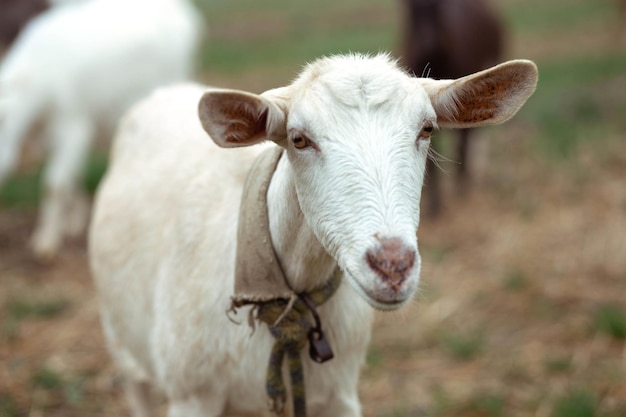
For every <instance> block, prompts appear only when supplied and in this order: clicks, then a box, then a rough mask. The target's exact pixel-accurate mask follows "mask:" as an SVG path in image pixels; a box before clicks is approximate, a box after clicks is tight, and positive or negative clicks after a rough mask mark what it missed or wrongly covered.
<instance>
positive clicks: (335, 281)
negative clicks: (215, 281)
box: [229, 146, 342, 417]
mask: <svg viewBox="0 0 626 417" xmlns="http://www.w3.org/2000/svg"><path fill="white" fill-rule="evenodd" d="M282 154H283V152H282V148H280V147H278V146H277V147H275V148H272V149H269V150H267V151H265V152H263V153H262V154H261V155H259V157H258V158H257V159H256V160H255V161H254V164H253V165H252V167H251V169H250V172H249V173H248V176H247V177H246V181H245V183H244V188H243V194H242V200H241V208H240V212H239V224H238V229H237V254H236V264H235V293H234V295H233V297H232V301H231V308H230V310H229V311H231V312H235V313H236V310H237V308H239V307H242V306H245V305H253V306H254V307H253V308H252V310H251V311H250V316H249V317H248V319H249V323H250V325H251V326H252V327H253V328H254V320H255V319H256V320H260V321H262V322H264V323H266V324H267V325H268V327H269V330H270V333H271V334H272V336H274V339H275V342H274V346H273V348H272V353H271V355H270V359H269V364H268V368H267V377H266V391H267V394H268V397H269V400H270V409H271V410H272V411H274V412H277V413H282V412H283V410H284V406H285V402H286V398H287V391H286V388H285V384H284V381H283V378H282V364H283V361H284V360H285V358H286V360H287V367H288V369H289V375H290V379H291V388H292V389H291V391H292V396H293V409H294V416H295V417H305V416H306V399H305V387H304V375H303V371H302V361H301V358H300V351H301V350H302V349H303V348H304V347H305V346H306V343H307V341H308V342H309V354H310V357H311V359H313V360H314V361H315V362H318V363H322V362H325V361H327V360H330V359H332V358H333V353H332V350H331V348H330V345H329V344H328V341H327V339H326V338H325V336H324V332H323V331H322V325H321V321H320V318H319V315H318V314H317V307H318V306H320V305H321V304H323V303H325V302H326V301H327V300H328V299H330V297H332V295H333V294H334V293H335V292H336V291H337V288H339V285H340V284H341V279H342V273H341V271H340V270H339V268H338V267H337V269H336V270H335V272H334V273H333V275H332V276H331V277H330V279H329V280H328V281H327V282H326V283H325V284H323V285H322V286H320V287H319V288H316V289H314V290H312V291H308V292H304V293H299V294H296V293H295V292H294V290H293V289H292V288H291V286H290V285H289V282H288V280H287V278H286V276H285V273H284V271H283V268H282V266H281V265H280V261H279V260H278V257H277V256H276V253H275V251H274V248H273V246H272V243H271V238H270V233H269V218H268V212H267V190H268V188H269V184H270V181H271V178H272V175H273V173H274V171H275V170H276V166H277V165H278V162H279V161H280V158H281V156H282ZM311 318H312V319H313V320H311Z"/></svg>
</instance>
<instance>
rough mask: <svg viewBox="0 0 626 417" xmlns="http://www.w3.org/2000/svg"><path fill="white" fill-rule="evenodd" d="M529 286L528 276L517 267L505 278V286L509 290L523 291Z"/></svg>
mask: <svg viewBox="0 0 626 417" xmlns="http://www.w3.org/2000/svg"><path fill="white" fill-rule="evenodd" d="M526 287H528V277H526V274H524V272H523V271H521V270H519V269H516V270H513V271H511V272H509V273H508V274H507V276H506V277H505V278H504V288H505V289H507V290H509V291H521V290H523V289H525V288H526Z"/></svg>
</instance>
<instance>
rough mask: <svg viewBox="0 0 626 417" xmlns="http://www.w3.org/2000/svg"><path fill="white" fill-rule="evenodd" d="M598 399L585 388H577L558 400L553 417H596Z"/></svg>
mask: <svg viewBox="0 0 626 417" xmlns="http://www.w3.org/2000/svg"><path fill="white" fill-rule="evenodd" d="M597 407H598V404H597V400H596V398H595V397H594V395H593V394H591V393H590V392H589V391H587V390H584V389H576V390H573V391H570V392H568V393H567V394H566V395H564V396H562V397H561V398H559V399H557V400H556V403H555V406H554V411H553V412H552V417H596V416H598V415H599V414H598V410H597Z"/></svg>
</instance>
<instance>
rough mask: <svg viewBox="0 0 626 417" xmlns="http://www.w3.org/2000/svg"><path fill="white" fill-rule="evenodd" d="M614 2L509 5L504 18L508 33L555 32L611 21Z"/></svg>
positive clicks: (532, 1) (556, 0)
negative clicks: (601, 21) (592, 22)
mask: <svg viewBox="0 0 626 417" xmlns="http://www.w3.org/2000/svg"><path fill="white" fill-rule="evenodd" d="M614 3H615V2H613V1H610V0H553V1H542V0H530V1H517V2H508V3H506V4H505V7H504V10H503V12H504V15H505V16H506V18H507V22H508V23H509V25H510V26H509V30H510V31H511V32H513V31H515V32H518V33H535V34H536V33H537V32H554V31H558V30H562V29H563V28H568V27H574V26H577V25H581V24H584V23H587V22H589V21H590V20H604V21H611V19H612V18H614V16H615V13H616V10H615V4H614Z"/></svg>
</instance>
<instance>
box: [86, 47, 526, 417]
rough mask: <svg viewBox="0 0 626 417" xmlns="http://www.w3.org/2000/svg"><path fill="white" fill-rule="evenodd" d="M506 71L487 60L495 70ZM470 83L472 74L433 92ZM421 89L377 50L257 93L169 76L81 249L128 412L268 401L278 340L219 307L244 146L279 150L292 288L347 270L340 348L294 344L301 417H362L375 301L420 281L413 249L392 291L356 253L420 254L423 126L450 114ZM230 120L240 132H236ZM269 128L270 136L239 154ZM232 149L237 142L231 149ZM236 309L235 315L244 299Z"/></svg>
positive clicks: (276, 231)
mask: <svg viewBox="0 0 626 417" xmlns="http://www.w3.org/2000/svg"><path fill="white" fill-rule="evenodd" d="M512 65H513V66H514V67H515V68H517V69H518V70H520V69H521V70H520V71H522V72H525V73H526V74H527V78H528V79H530V80H531V82H530V83H529V86H527V87H524V86H521V85H520V83H515V84H514V85H512V86H510V88H509V90H510V92H509V93H508V95H509V96H517V97H523V99H524V100H525V98H527V97H528V96H529V95H530V93H531V92H532V90H533V89H534V83H536V68H535V67H534V65H533V64H532V63H529V62H527V61H523V62H522V61H518V62H517V63H514V64H512ZM507 71H508V70H507V69H506V68H504V69H503V68H500V69H496V70H494V78H498V77H495V75H506V74H505V73H506V72H507ZM505 78H506V77H505ZM472 82H473V79H472V77H471V76H470V77H467V78H464V79H462V81H460V82H459V83H457V84H450V83H446V82H443V81H442V82H441V85H442V86H443V85H444V84H445V85H453V87H450V88H459V87H458V86H459V85H460V86H462V87H465V86H467V85H469V84H471V83H472ZM481 82H483V81H481ZM435 83H436V82H435ZM424 84H425V81H424V80H419V79H414V78H410V77H409V76H408V75H407V74H405V73H404V72H403V71H401V70H399V69H398V68H397V67H396V65H395V63H393V62H391V61H390V60H389V58H388V57H386V56H376V57H364V56H356V55H355V56H353V55H351V56H337V57H331V58H325V59H322V60H319V61H317V62H315V63H313V64H311V65H309V66H308V67H307V68H306V69H305V70H304V72H303V74H302V75H301V76H300V77H299V78H298V79H297V80H296V81H295V82H294V83H293V84H291V85H290V86H287V87H283V88H279V89H275V90H270V91H268V92H266V93H264V94H263V95H261V96H256V95H253V94H250V93H243V92H238V91H232V90H209V91H208V92H206V93H205V94H204V96H203V91H204V90H205V87H202V86H196V85H188V86H179V87H174V88H171V89H164V90H162V91H160V92H157V93H155V94H154V95H153V96H151V97H150V98H149V99H147V100H146V101H144V102H143V103H141V104H140V105H138V106H137V107H136V108H135V109H134V110H133V111H132V112H131V113H130V114H129V115H128V116H127V117H126V118H125V120H124V122H123V124H122V126H121V127H120V130H119V133H118V135H117V137H116V140H115V144H114V149H113V155H112V162H111V166H110V170H109V172H108V173H107V175H106V177H105V179H104V182H103V184H102V186H101V188H100V190H99V192H98V195H97V198H96V207H95V211H94V218H93V222H92V225H91V234H90V241H89V244H90V262H91V267H92V271H93V274H94V278H95V281H96V285H97V288H98V291H99V294H100V296H101V302H102V319H103V326H104V328H105V333H106V336H107V340H108V342H109V347H110V350H111V353H112V355H113V357H114V358H115V360H116V362H117V364H118V366H119V367H120V369H121V370H122V372H123V373H124V374H125V376H126V377H127V380H128V389H127V392H128V395H129V399H130V403H131V407H132V408H133V412H134V414H133V415H134V416H135V417H138V416H149V415H152V414H151V413H150V411H149V407H148V403H147V399H146V395H145V389H144V388H145V386H146V384H148V383H149V384H150V385H153V386H155V387H157V388H159V389H160V390H162V391H163V392H165V394H166V395H167V397H168V400H169V412H168V416H169V417H183V416H184V417H200V416H204V417H214V416H219V415H222V413H223V412H224V410H225V409H226V408H229V407H230V408H234V409H237V410H240V411H250V412H262V411H263V410H265V409H266V404H267V399H266V396H265V392H264V377H265V372H266V363H267V360H268V358H269V354H270V349H271V346H272V343H273V340H272V337H271V336H270V335H269V332H268V330H267V328H266V326H260V327H258V328H257V329H256V331H255V332H253V333H251V331H250V329H249V328H248V326H247V325H245V324H242V325H235V324H233V323H231V322H230V321H229V320H228V318H227V316H226V313H225V311H226V310H227V308H228V306H229V303H230V296H231V295H232V292H233V280H234V268H235V265H234V258H235V249H236V230H237V223H238V212H239V205H240V198H241V192H242V184H243V180H244V178H245V175H246V173H247V170H248V167H249V166H250V165H251V164H252V162H253V160H254V159H255V157H256V156H257V155H258V154H259V153H260V152H261V151H262V150H263V149H264V148H265V147H266V146H277V145H278V146H282V147H284V148H286V156H283V158H282V159H281V161H280V163H279V165H278V168H277V170H276V172H275V173H274V175H273V177H272V180H271V184H270V188H269V191H268V215H269V220H270V234H271V242H272V244H273V246H274V248H275V250H276V253H277V255H278V257H279V259H280V260H281V263H282V265H283V267H284V269H285V272H286V275H287V277H288V280H289V281H290V284H291V285H292V286H293V287H294V288H295V289H296V290H297V291H303V290H307V289H311V288H313V287H316V286H317V285H319V284H320V283H322V282H324V281H325V280H326V279H328V277H329V276H330V274H331V273H332V271H333V270H334V268H335V267H336V265H337V264H339V266H340V267H341V268H342V269H343V270H344V271H345V274H346V277H347V279H346V281H345V282H347V284H346V283H345V282H344V284H343V285H342V286H341V287H340V289H339V291H338V293H337V294H336V295H335V296H334V297H333V298H332V299H331V300H330V301H328V302H327V303H326V304H324V305H323V306H321V307H320V309H319V311H320V315H321V317H322V322H323V325H324V327H325V329H326V331H327V333H328V337H329V339H330V342H331V345H332V347H333V349H334V351H335V354H336V357H335V359H333V360H332V361H330V362H328V363H325V364H322V365H319V364H314V363H313V362H312V361H311V360H310V359H308V357H307V355H306V353H304V352H303V354H302V356H303V358H304V366H305V381H306V387H307V402H308V415H309V416H337V417H340V416H360V415H361V410H360V404H359V400H358V396H357V382H358V375H359V368H360V366H361V364H362V362H363V360H364V357H365V352H366V349H367V345H368V341H369V338H370V327H371V319H372V308H371V307H370V306H368V303H369V304H371V305H373V306H374V307H378V308H383V309H394V308H398V307H399V306H401V305H402V304H404V303H406V302H407V301H408V300H409V299H410V298H411V296H412V294H413V293H414V291H415V289H416V288H417V284H418V280H419V271H420V262H419V255H417V259H416V261H415V263H414V265H413V267H412V268H410V269H409V270H408V271H407V273H406V279H405V280H404V281H403V282H402V284H401V285H400V286H399V287H398V288H396V289H395V290H393V289H391V288H390V287H389V285H388V284H386V282H385V279H383V278H381V276H380V274H377V273H376V272H375V271H373V270H372V268H371V267H370V266H369V265H368V262H367V261H366V253H367V252H368V251H370V250H372V249H374V248H376V247H377V245H379V242H380V239H381V238H397V239H400V240H401V241H402V242H403V245H404V248H405V249H406V250H407V251H409V252H410V251H415V253H417V238H416V233H417V227H418V222H419V201H420V192H421V187H422V182H423V179H424V178H423V177H424V168H425V161H426V157H427V152H428V145H429V143H428V139H427V138H426V136H425V135H424V134H423V133H420V132H421V131H422V128H423V126H425V125H426V124H428V123H434V122H435V121H436V119H437V114H438V111H439V110H441V109H443V108H444V107H446V108H449V107H450V106H449V103H444V104H442V105H441V106H440V107H441V109H438V108H434V107H433V105H432V104H431V100H430V97H429V95H428V94H427V92H426V90H425V88H424V86H423V85H424ZM522 84H523V83H522ZM530 84H532V86H530ZM428 85H429V86H430V87H433V85H434V84H432V83H431V82H428ZM435 90H436V92H435V93H433V94H439V93H440V92H441V91H440V90H439V89H435ZM524 100H521V102H523V101H524ZM198 102H200V106H199V109H200V110H199V111H200V120H201V122H200V121H199V120H198V116H197V106H198V104H197V103H198ZM521 102H520V106H521ZM494 105H495V106H497V105H498V103H494ZM233 109H234V110H236V111H235V112H233V111H232V110H233ZM516 110H517V109H515V111H516ZM441 111H443V110H441ZM506 111H507V112H508V114H507V117H511V116H512V115H513V113H515V111H511V110H510V109H508V110H506ZM263 114H266V115H267V120H268V121H267V123H266V124H265V127H264V129H263V128H262V130H263V134H262V135H258V132H257V131H256V130H254V127H250V128H248V127H246V126H254V124H250V123H248V122H250V121H251V120H256V118H259V117H262V115H263ZM228 115H231V116H230V119H229V118H228V117H227V116H228ZM499 120H500V119H499ZM500 121H501V120H500ZM489 123H491V121H489V120H487V121H485V122H483V124H489ZM203 128H204V129H205V130H206V131H207V132H209V133H210V134H211V138H212V139H213V141H211V140H209V138H207V137H206V134H205V132H203V130H202V129H203ZM229 129H231V130H232V129H235V130H236V131H235V132H234V133H233V134H232V135H230V136H229V135H228V133H227V132H228V131H229ZM300 135H306V136H307V137H308V138H309V139H310V140H311V141H313V142H314V145H312V146H310V147H308V148H305V149H296V148H295V147H294V145H293V143H292V140H293V138H294V137H297V136H300ZM419 137H421V138H422V139H418V138H419ZM267 138H271V139H272V140H274V141H275V142H276V144H277V145H275V144H271V143H270V144H268V145H262V146H252V147H245V146H249V145H253V144H257V143H261V142H264V141H265V140H266V139H267ZM216 144H217V145H219V146H217V145H216ZM233 146H238V147H241V148H240V149H225V148H226V147H233ZM239 317H240V318H241V319H242V321H244V323H245V319H246V317H247V310H245V309H244V310H243V311H241V313H240V315H239Z"/></svg>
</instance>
